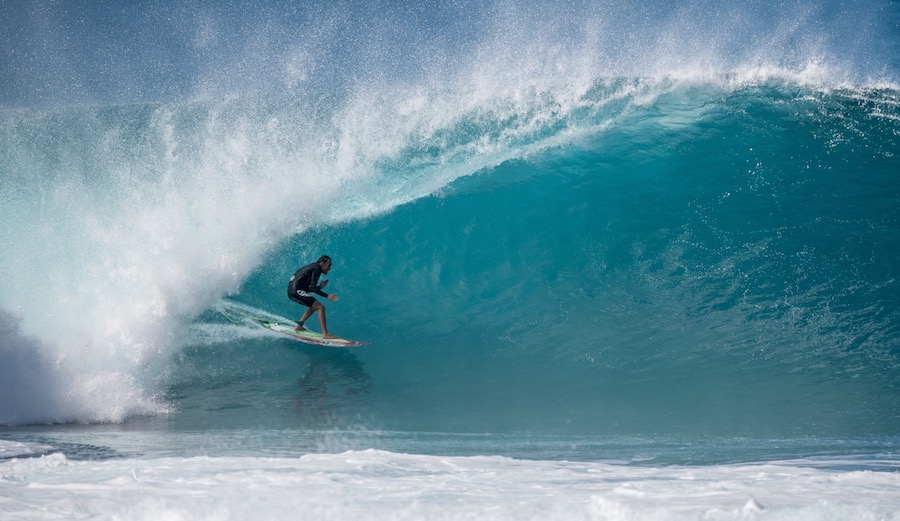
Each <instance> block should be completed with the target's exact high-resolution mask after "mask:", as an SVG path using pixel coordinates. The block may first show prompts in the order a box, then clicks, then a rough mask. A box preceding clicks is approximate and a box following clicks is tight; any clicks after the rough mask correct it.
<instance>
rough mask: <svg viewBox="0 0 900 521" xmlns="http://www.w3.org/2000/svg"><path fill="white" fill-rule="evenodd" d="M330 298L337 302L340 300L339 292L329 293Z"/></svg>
mask: <svg viewBox="0 0 900 521" xmlns="http://www.w3.org/2000/svg"><path fill="white" fill-rule="evenodd" d="M328 300H330V301H332V302H337V301H338V296H337V293H332V294H331V295H328Z"/></svg>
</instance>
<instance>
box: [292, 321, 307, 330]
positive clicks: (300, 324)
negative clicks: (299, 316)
mask: <svg viewBox="0 0 900 521" xmlns="http://www.w3.org/2000/svg"><path fill="white" fill-rule="evenodd" d="M294 331H306V328H305V327H303V322H297V327H295V328H294Z"/></svg>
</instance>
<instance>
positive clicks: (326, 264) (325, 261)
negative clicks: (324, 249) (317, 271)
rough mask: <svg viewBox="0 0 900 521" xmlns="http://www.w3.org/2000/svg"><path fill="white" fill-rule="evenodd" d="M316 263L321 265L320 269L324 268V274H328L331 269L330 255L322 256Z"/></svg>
mask: <svg viewBox="0 0 900 521" xmlns="http://www.w3.org/2000/svg"><path fill="white" fill-rule="evenodd" d="M316 262H317V263H318V264H319V267H320V268H322V273H328V271H329V270H330V269H331V257H329V256H328V255H322V256H321V257H319V260H317V261H316Z"/></svg>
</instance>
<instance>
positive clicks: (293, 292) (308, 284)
mask: <svg viewBox="0 0 900 521" xmlns="http://www.w3.org/2000/svg"><path fill="white" fill-rule="evenodd" d="M320 275H322V267H321V266H319V263H318V262H314V263H312V264H309V265H307V266H303V267H302V268H300V269H299V270H297V272H296V273H294V276H293V277H291V282H290V283H289V284H288V295H289V296H293V297H296V296H298V295H299V296H302V297H306V296H310V295H309V293H318V294H319V295H322V296H323V297H325V298H328V293H325V292H324V291H322V288H320V287H319V276H320ZM301 291H302V292H303V293H300V292H301ZM304 293H305V295H304Z"/></svg>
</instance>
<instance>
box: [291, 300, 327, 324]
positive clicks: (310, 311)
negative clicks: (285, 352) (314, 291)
mask: <svg viewBox="0 0 900 521" xmlns="http://www.w3.org/2000/svg"><path fill="white" fill-rule="evenodd" d="M316 304H319V303H318V302H316ZM319 305H320V306H321V304H319ZM313 307H315V305H313V306H311V307H310V308H309V309H307V310H306V312H305V313H303V316H302V317H300V321H299V322H297V327H295V328H294V331H304V330H305V329H306V327H304V326H303V323H304V322H306V321H307V320H309V317H311V316H312V314H313V313H315V310H314V309H313Z"/></svg>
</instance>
